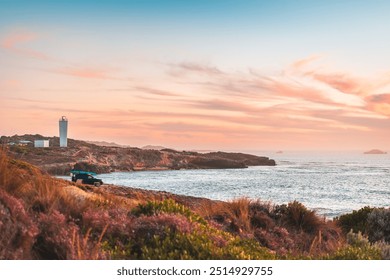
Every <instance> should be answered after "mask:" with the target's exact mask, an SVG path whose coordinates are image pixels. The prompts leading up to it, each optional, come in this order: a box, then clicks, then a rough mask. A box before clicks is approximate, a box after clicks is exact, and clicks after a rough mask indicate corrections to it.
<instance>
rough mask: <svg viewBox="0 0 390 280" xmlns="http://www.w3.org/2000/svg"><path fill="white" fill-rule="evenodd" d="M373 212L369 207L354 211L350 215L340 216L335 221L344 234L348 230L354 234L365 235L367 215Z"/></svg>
mask: <svg viewBox="0 0 390 280" xmlns="http://www.w3.org/2000/svg"><path fill="white" fill-rule="evenodd" d="M373 210H374V208H371V207H369V206H365V207H363V208H361V209H359V210H357V211H356V210H354V211H353V212H352V213H349V214H344V215H341V216H340V217H338V218H336V219H335V221H336V223H337V225H338V226H340V227H341V228H342V230H343V232H344V233H345V234H347V233H348V232H349V231H350V230H352V231H353V232H355V233H358V232H362V233H366V229H367V219H368V215H369V214H370V213H371V212H372V211H373Z"/></svg>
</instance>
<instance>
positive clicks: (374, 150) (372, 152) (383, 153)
mask: <svg viewBox="0 0 390 280" xmlns="http://www.w3.org/2000/svg"><path fill="white" fill-rule="evenodd" d="M364 154H366V155H385V154H387V153H386V152H384V151H381V150H378V149H373V150H370V151H367V152H364Z"/></svg>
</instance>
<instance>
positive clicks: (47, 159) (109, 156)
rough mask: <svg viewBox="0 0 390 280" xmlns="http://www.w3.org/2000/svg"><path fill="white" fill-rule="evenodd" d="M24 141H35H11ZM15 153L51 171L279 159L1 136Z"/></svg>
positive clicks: (237, 164)
mask: <svg viewBox="0 0 390 280" xmlns="http://www.w3.org/2000/svg"><path fill="white" fill-rule="evenodd" d="M37 139H49V141H50V147H48V148H34V147H33V145H32V143H33V142H34V140H37ZM20 141H24V142H27V141H29V142H30V143H31V144H27V145H10V144H9V143H19V142H20ZM1 143H2V144H3V145H5V146H8V149H9V153H10V155H12V157H14V158H17V159H21V160H24V161H27V162H29V163H31V164H34V165H36V166H39V167H40V168H41V169H42V170H44V171H46V172H47V173H49V174H51V175H66V174H69V171H70V170H71V169H72V168H76V169H83V170H88V171H92V172H95V173H110V172H116V171H142V170H179V169H225V168H247V167H248V166H275V165H276V163H275V160H273V159H270V158H268V157H260V156H255V155H250V154H243V153H227V152H210V153H198V152H194V151H176V150H173V149H162V150H151V149H140V148H135V147H115V146H98V145H95V144H92V143H88V142H85V141H81V140H74V139H68V147H67V148H60V147H59V144H58V143H59V139H58V137H44V136H41V135H22V136H17V135H15V136H11V137H4V136H3V137H1Z"/></svg>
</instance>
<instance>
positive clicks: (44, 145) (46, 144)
mask: <svg viewBox="0 0 390 280" xmlns="http://www.w3.org/2000/svg"><path fill="white" fill-rule="evenodd" d="M34 147H35V148H48V147H49V140H35V141H34Z"/></svg>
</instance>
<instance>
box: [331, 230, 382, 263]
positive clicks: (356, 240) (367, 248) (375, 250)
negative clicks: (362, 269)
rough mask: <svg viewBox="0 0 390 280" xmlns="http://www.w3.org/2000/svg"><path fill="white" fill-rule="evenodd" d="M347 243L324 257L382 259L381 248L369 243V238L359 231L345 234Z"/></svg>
mask: <svg viewBox="0 0 390 280" xmlns="http://www.w3.org/2000/svg"><path fill="white" fill-rule="evenodd" d="M347 242H348V244H349V245H347V246H345V247H342V248H341V249H339V250H337V251H336V252H335V253H333V254H331V255H328V256H326V257H324V259H329V260H380V259H382V256H381V250H380V248H379V247H378V246H376V245H371V243H370V242H369V240H368V239H367V238H365V237H364V236H363V235H362V234H361V233H360V232H359V233H353V232H352V231H351V232H349V233H348V235H347Z"/></svg>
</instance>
